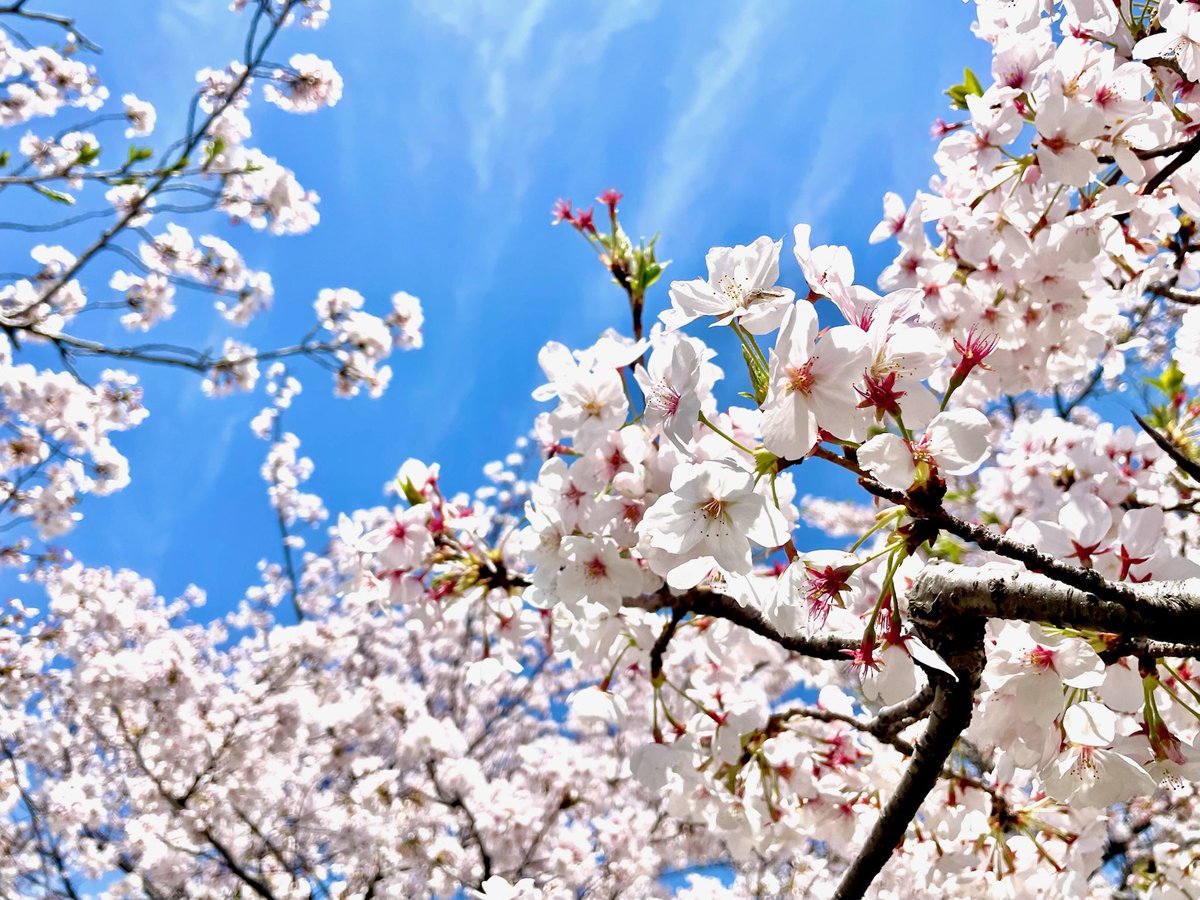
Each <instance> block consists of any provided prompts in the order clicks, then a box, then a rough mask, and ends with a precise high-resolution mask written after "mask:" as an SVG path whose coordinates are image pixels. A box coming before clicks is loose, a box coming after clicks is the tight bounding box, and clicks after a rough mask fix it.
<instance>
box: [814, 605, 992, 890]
mask: <svg viewBox="0 0 1200 900" xmlns="http://www.w3.org/2000/svg"><path fill="white" fill-rule="evenodd" d="M918 593H919V591H918ZM922 624H928V623H922ZM983 624H984V621H983V619H981V618H974V617H964V618H960V619H958V620H955V621H954V622H953V623H950V622H943V623H942V624H941V626H939V629H938V631H936V632H929V633H927V634H926V635H924V636H923V637H924V639H926V640H927V641H928V642H929V643H930V644H931V645H932V646H933V648H934V649H935V650H936V651H937V652H938V653H940V654H941V656H942V657H943V658H944V659H945V660H946V661H947V663H949V665H950V667H951V668H952V669H954V671H955V673H957V676H958V677H957V679H955V678H953V677H951V676H950V675H947V674H946V673H944V672H939V671H934V672H933V673H931V675H930V678H931V681H932V683H933V686H934V698H933V707H932V708H931V709H930V712H929V724H928V725H927V726H926V728H925V732H924V733H923V734H922V735H921V738H920V740H918V741H917V743H916V745H915V746H914V747H913V753H912V759H911V761H910V762H909V764H908V768H907V769H905V770H904V775H903V776H902V777H901V779H900V784H899V785H898V786H897V788H896V792H895V793H894V794H892V797H891V799H890V800H888V802H887V805H886V806H884V808H883V811H882V812H881V813H880V815H879V819H878V820H877V821H876V822H875V825H874V827H873V828H872V829H871V833H870V834H869V835H868V836H867V840H866V843H865V844H864V845H863V847H862V849H861V850H859V852H858V855H857V856H855V858H854V860H853V862H851V863H850V867H849V868H848V869H847V870H846V873H845V874H844V875H843V876H842V881H841V883H840V884H839V885H838V888H837V891H836V892H835V893H834V897H835V898H836V900H858V898H860V897H862V896H863V895H864V894H866V892H867V889H868V888H869V887H870V886H871V882H872V881H874V880H875V876H876V875H878V874H879V871H880V870H881V869H882V868H883V867H884V865H886V864H887V861H888V859H889V858H891V855H892V853H893V851H895V850H896V848H897V847H898V846H899V845H900V844H901V842H902V841H903V839H904V833H905V831H907V830H908V826H909V823H911V822H912V821H913V819H914V818H915V817H916V815H917V811H918V810H919V809H920V808H921V804H922V803H924V802H925V798H926V797H927V796H928V795H929V792H930V791H931V790H933V788H934V785H936V784H937V782H938V779H939V778H940V777H941V775H942V769H943V767H944V766H945V764H946V760H947V759H949V758H950V753H951V751H953V750H954V744H955V742H956V741H957V740H958V737H959V735H960V734H962V733H963V731H965V730H966V728H967V726H968V725H970V724H971V713H972V710H973V708H974V704H975V691H976V689H977V688H978V686H979V675H980V673H981V672H982V671H983V664H984V653H983ZM922 630H923V629H922Z"/></svg>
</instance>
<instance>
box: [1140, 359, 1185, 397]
mask: <svg viewBox="0 0 1200 900" xmlns="http://www.w3.org/2000/svg"><path fill="white" fill-rule="evenodd" d="M1146 384H1148V385H1150V387H1152V388H1157V389H1158V390H1159V391H1160V392H1161V393H1162V394H1164V395H1165V396H1166V398H1167V399H1168V400H1174V399H1175V397H1176V396H1177V395H1178V394H1179V393H1180V391H1182V390H1183V371H1182V370H1181V369H1180V368H1179V366H1178V365H1177V364H1176V362H1175V360H1171V361H1170V362H1169V363H1168V364H1167V367H1166V368H1165V369H1163V373H1162V374H1161V375H1159V376H1158V377H1157V378H1147V379H1146Z"/></svg>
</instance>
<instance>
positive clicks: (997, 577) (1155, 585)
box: [909, 563, 1200, 649]
mask: <svg viewBox="0 0 1200 900" xmlns="http://www.w3.org/2000/svg"><path fill="white" fill-rule="evenodd" d="M1123 587H1125V588H1126V589H1127V590H1128V592H1129V593H1130V594H1131V595H1132V597H1133V600H1132V602H1124V603H1121V602H1115V601H1112V600H1108V599H1105V598H1101V597H1098V596H1096V595H1094V594H1091V593H1089V592H1087V591H1082V590H1079V589H1078V588H1076V587H1072V586H1070V585H1065V584H1060V583H1059V582H1058V581H1057V580H1051V579H1050V578H1046V577H1044V576H1041V575H1034V574H1030V573H1027V572H1017V571H1009V572H1005V571H1001V570H998V569H996V568H971V567H967V566H954V565H947V564H944V563H933V564H931V565H928V566H926V567H925V569H924V570H923V571H922V572H921V574H920V575H918V576H917V579H916V581H915V583H914V585H913V591H912V593H911V594H910V596H909V612H910V614H911V615H912V616H913V618H914V620H924V621H927V622H931V623H939V622H942V623H944V622H948V621H952V620H953V619H954V618H955V617H960V616H974V617H980V618H992V619H1015V620H1021V621H1028V622H1047V623H1049V624H1051V625H1054V626H1056V627H1059V628H1081V629H1087V630H1090V631H1102V632H1110V633H1113V634H1120V635H1125V636H1127V637H1131V638H1143V639H1148V640H1150V641H1162V642H1168V643H1166V644H1164V645H1163V646H1164V647H1168V646H1169V647H1175V648H1177V649H1182V648H1181V647H1180V645H1178V644H1175V643H1173V642H1174V640H1175V639H1176V638H1178V637H1179V636H1180V635H1181V634H1183V635H1186V634H1197V633H1200V579H1190V580H1188V581H1157V582H1148V583H1146V584H1135V585H1123Z"/></svg>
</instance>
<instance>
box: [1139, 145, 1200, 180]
mask: <svg viewBox="0 0 1200 900" xmlns="http://www.w3.org/2000/svg"><path fill="white" fill-rule="evenodd" d="M1168 149H1169V150H1171V149H1178V150H1179V155H1178V156H1176V157H1175V158H1174V159H1172V160H1171V161H1170V162H1169V163H1167V164H1166V165H1165V166H1163V167H1162V168H1161V169H1159V170H1158V172H1156V173H1155V174H1154V175H1152V176H1151V177H1150V180H1149V181H1147V182H1146V184H1145V185H1144V186H1143V187H1142V190H1141V193H1142V194H1143V195H1145V194H1153V193H1154V192H1155V191H1156V190H1158V189H1159V188H1160V187H1161V186H1162V185H1163V184H1164V183H1165V182H1166V180H1167V179H1168V178H1170V177H1171V176H1172V175H1174V174H1175V173H1176V172H1178V171H1179V170H1180V169H1182V168H1183V167H1184V166H1186V165H1187V164H1188V163H1190V162H1191V161H1192V160H1193V159H1194V158H1195V156H1196V154H1197V153H1200V134H1197V135H1196V136H1195V137H1192V138H1189V139H1188V140H1187V141H1185V142H1184V143H1182V144H1178V145H1176V147H1174V148H1168Z"/></svg>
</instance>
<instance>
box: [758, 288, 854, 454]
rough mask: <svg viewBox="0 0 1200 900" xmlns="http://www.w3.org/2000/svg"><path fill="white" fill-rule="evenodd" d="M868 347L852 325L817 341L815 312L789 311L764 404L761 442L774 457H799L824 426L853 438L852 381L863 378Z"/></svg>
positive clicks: (806, 307) (801, 307)
mask: <svg viewBox="0 0 1200 900" xmlns="http://www.w3.org/2000/svg"><path fill="white" fill-rule="evenodd" d="M868 352H869V351H868V348H867V343H866V338H865V335H863V333H862V332H861V331H860V330H859V329H857V328H854V327H852V326H849V325H845V326H840V327H838V328H834V329H832V330H830V331H828V332H827V333H825V335H824V336H823V337H822V338H821V339H820V341H818V340H817V314H816V312H815V311H814V310H813V308H812V304H809V303H804V302H800V303H797V304H795V305H794V306H792V307H791V309H790V310H789V312H788V314H787V316H786V317H785V318H784V321H783V324H782V325H781V327H780V329H779V338H778V339H777V341H776V343H775V349H774V350H773V351H772V353H771V359H770V372H769V381H768V387H767V397H766V400H765V401H764V403H763V412H764V415H763V425H762V429H763V443H764V444H765V445H766V448H767V449H768V450H770V451H771V452H772V453H774V454H775V455H776V456H779V457H782V458H785V459H800V458H802V457H804V456H805V455H807V454H808V452H809V451H810V450H812V448H813V446H814V445H815V444H816V443H817V441H818V431H819V430H824V431H826V432H828V433H830V434H833V435H836V436H837V437H842V438H854V437H855V436H856V435H857V434H859V432H860V431H861V429H862V426H863V416H862V414H861V413H859V412H858V411H857V408H856V405H857V402H858V398H857V396H856V395H855V392H854V383H855V381H857V380H858V378H860V377H861V376H862V371H863V368H864V366H865V364H866V362H867V354H868Z"/></svg>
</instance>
